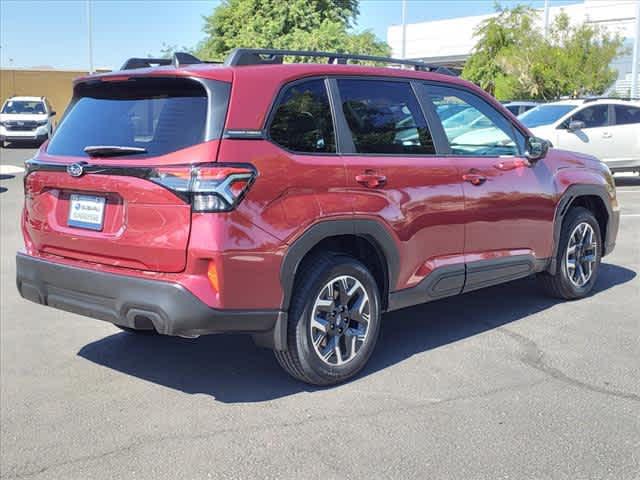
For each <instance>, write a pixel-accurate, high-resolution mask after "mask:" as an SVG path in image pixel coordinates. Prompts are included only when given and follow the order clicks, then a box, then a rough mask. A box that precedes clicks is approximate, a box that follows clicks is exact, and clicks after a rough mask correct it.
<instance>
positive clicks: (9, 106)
mask: <svg viewBox="0 0 640 480" xmlns="http://www.w3.org/2000/svg"><path fill="white" fill-rule="evenodd" d="M2 113H8V114H16V113H18V114H33V115H42V114H44V113H46V110H45V108H44V102H41V101H40V100H32V101H28V100H9V101H8V102H7V103H5V104H4V107H2Z"/></svg>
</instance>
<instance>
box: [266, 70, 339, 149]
mask: <svg viewBox="0 0 640 480" xmlns="http://www.w3.org/2000/svg"><path fill="white" fill-rule="evenodd" d="M269 136H270V137H271V140H273V141H274V142H276V143H277V144H278V145H280V146H282V147H284V148H286V149H287V150H291V151H294V152H301V153H335V151H336V140H335V132H334V128H333V121H332V118H331V107H330V104H329V96H328V95H327V89H326V86H325V81H324V80H323V79H315V80H307V81H304V82H300V83H295V84H293V85H290V86H289V87H286V88H285V90H284V91H283V93H282V95H281V97H280V99H279V101H278V106H277V107H276V111H275V114H274V116H273V120H272V121H271V126H270V127H269Z"/></svg>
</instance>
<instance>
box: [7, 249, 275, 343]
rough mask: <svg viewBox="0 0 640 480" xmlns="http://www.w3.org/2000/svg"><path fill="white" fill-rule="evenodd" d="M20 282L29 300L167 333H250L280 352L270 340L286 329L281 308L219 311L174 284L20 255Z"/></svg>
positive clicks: (18, 261)
mask: <svg viewBox="0 0 640 480" xmlns="http://www.w3.org/2000/svg"><path fill="white" fill-rule="evenodd" d="M16 283H17V287H18V291H19V292H20V295H22V297H24V298H26V299H27V300H31V301H33V302H36V303H40V304H42V305H48V306H50V307H54V308H58V309H61V310H65V311H69V312H73V313H77V314H80V315H85V316H87V317H92V318H97V319H100V320H105V321H107V322H111V323H114V324H117V325H122V326H125V327H131V328H136V329H150V328H155V329H156V330H157V331H158V332H159V333H162V334H164V335H178V336H185V337H194V336H199V335H204V334H209V333H221V332H238V333H252V334H255V335H254V336H255V337H256V338H258V339H259V340H260V343H261V344H264V345H266V346H272V347H275V348H279V347H280V348H281V345H280V341H279V340H277V341H275V342H273V341H272V339H273V338H274V334H275V333H276V332H278V333H280V334H281V333H282V332H281V326H282V325H286V316H285V314H284V313H283V312H280V311H278V310H218V309H214V308H211V307H209V306H207V305H206V304H204V303H203V302H202V301H201V300H199V299H198V298H197V297H196V296H195V295H193V294H192V293H191V292H189V291H188V290H187V289H186V288H184V287H183V286H181V285H179V284H176V283H169V282H162V281H158V280H148V279H144V278H137V277H129V276H125V275H116V274H112V273H105V272H99V271H94V270H89V269H83V268H77V267H71V266H68V265H63V264H59V263H54V262H49V261H45V260H41V259H39V258H35V257H32V256H29V255H26V254H24V253H20V252H19V253H18V254H17V255H16ZM278 338H281V335H279V336H278ZM272 343H273V345H272Z"/></svg>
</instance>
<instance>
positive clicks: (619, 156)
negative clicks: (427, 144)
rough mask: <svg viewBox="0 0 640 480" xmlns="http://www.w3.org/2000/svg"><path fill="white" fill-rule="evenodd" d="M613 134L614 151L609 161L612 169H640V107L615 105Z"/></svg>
mask: <svg viewBox="0 0 640 480" xmlns="http://www.w3.org/2000/svg"><path fill="white" fill-rule="evenodd" d="M613 108H614V117H613V122H612V123H613V125H612V127H611V134H612V136H613V140H614V144H615V147H614V151H613V152H612V153H611V155H610V157H609V158H608V159H607V164H608V165H609V167H610V168H612V169H615V168H616V167H619V168H625V167H626V168H629V167H630V166H633V165H635V166H636V168H640V106H635V105H614V107H613Z"/></svg>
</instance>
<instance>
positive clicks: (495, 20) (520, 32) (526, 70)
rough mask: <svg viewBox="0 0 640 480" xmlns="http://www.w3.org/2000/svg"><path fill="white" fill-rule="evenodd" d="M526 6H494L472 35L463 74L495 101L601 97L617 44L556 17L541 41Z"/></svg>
mask: <svg viewBox="0 0 640 480" xmlns="http://www.w3.org/2000/svg"><path fill="white" fill-rule="evenodd" d="M536 15H537V13H536V12H535V10H532V9H531V8H529V7H525V6H518V7H515V8H513V9H501V8H499V7H498V15H496V16H495V17H492V18H490V19H488V20H486V21H484V22H483V23H482V24H481V25H480V26H479V28H478V29H477V30H476V32H475V35H476V37H477V38H478V42H477V44H476V47H475V49H474V52H473V54H472V56H471V58H470V59H469V60H468V61H467V64H466V65H465V68H464V71H463V72H462V75H463V77H464V78H466V79H468V80H470V81H472V82H474V83H476V84H478V85H480V87H482V88H483V89H485V90H487V91H488V92H489V93H491V94H493V95H495V96H496V98H498V99H502V100H508V99H539V100H550V99H553V98H558V97H561V96H566V95H573V96H576V95H585V94H601V93H602V92H603V91H604V90H605V89H606V88H607V87H608V86H609V85H610V84H611V83H612V82H613V80H614V79H615V77H616V73H615V71H614V70H612V69H611V68H610V67H609V65H610V63H611V61H612V60H613V59H614V58H615V57H616V56H617V55H619V54H621V53H622V50H621V49H622V40H621V38H620V37H619V36H617V35H611V34H609V33H608V32H606V31H605V30H603V29H602V28H600V27H598V26H593V25H587V24H581V25H571V24H570V22H569V17H568V16H567V15H566V14H561V15H559V16H557V17H556V18H555V20H554V22H553V23H552V24H551V25H550V28H549V34H548V36H547V38H545V37H544V36H543V34H542V32H540V31H539V27H538V26H536V23H535V21H536V19H537V17H536Z"/></svg>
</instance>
